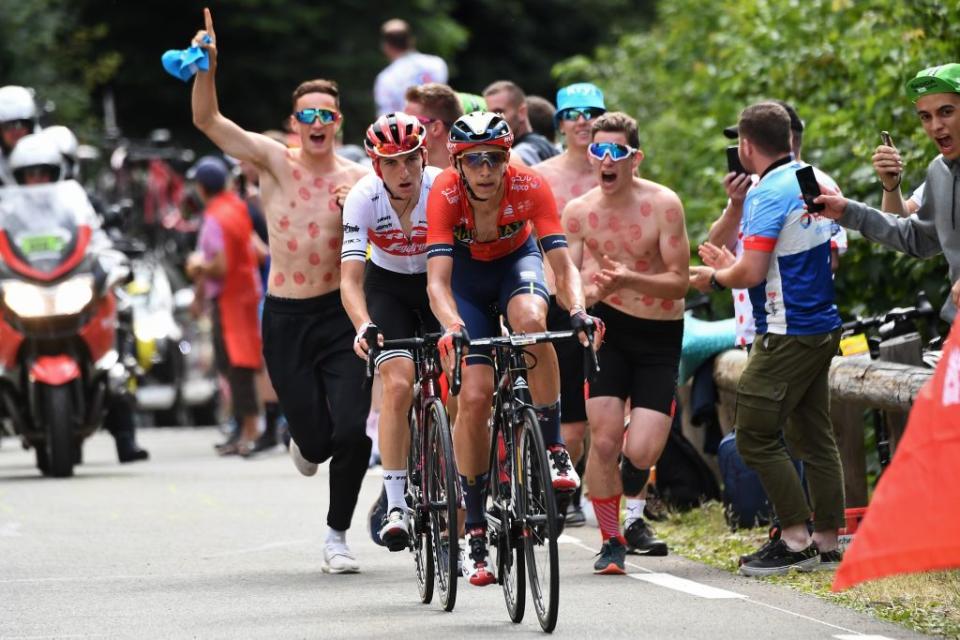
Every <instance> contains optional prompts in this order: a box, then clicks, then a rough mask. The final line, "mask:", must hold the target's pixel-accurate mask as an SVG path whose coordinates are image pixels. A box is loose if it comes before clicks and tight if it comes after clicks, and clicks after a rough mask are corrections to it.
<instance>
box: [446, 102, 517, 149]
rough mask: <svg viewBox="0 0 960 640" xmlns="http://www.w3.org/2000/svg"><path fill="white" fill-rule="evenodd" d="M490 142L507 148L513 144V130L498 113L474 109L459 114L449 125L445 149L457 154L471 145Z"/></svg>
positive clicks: (476, 145) (475, 145)
mask: <svg viewBox="0 0 960 640" xmlns="http://www.w3.org/2000/svg"><path fill="white" fill-rule="evenodd" d="M482 144H492V145H495V146H498V147H503V148H504V149H507V150H509V149H510V147H512V146H513V132H512V131H510V125H508V124H507V121H506V120H504V119H503V116H501V115H500V114H499V113H491V112H489V111H474V112H473V113H468V114H466V115H463V116H460V117H459V118H457V120H456V121H455V122H454V123H453V126H451V127H450V137H449V138H448V139H447V151H449V152H450V154H451V155H453V156H458V155H460V154H461V153H463V152H464V151H466V150H467V149H469V148H471V147H478V146H480V145H482Z"/></svg>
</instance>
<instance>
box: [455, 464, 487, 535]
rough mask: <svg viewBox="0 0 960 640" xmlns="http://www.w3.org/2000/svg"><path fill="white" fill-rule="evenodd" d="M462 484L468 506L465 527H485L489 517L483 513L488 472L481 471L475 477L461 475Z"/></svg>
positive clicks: (464, 498) (464, 499)
mask: <svg viewBox="0 0 960 640" xmlns="http://www.w3.org/2000/svg"><path fill="white" fill-rule="evenodd" d="M460 486H461V487H462V488H463V501H464V503H465V504H466V507H467V518H466V522H465V523H464V524H465V527H466V528H467V529H473V528H474V527H483V526H485V525H486V522H487V519H486V518H485V517H484V515H483V497H484V496H483V492H484V490H485V489H486V487H487V474H486V473H481V474H480V475H477V476H474V477H473V478H467V477H466V476H465V475H462V474H461V475H460Z"/></svg>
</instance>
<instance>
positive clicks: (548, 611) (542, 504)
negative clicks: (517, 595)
mask: <svg viewBox="0 0 960 640" xmlns="http://www.w3.org/2000/svg"><path fill="white" fill-rule="evenodd" d="M522 419H523V431H522V435H521V441H520V444H519V446H520V454H521V455H520V459H521V465H522V468H521V469H518V475H519V478H520V482H521V486H522V488H523V495H524V499H523V500H522V504H523V515H522V519H523V543H524V555H525V556H526V560H527V577H528V579H529V583H530V596H531V598H532V599H533V607H534V609H535V610H536V612H537V620H539V621H540V626H541V627H542V628H543V630H544V631H546V632H551V631H553V629H554V628H555V627H556V626H557V614H558V609H559V605H560V558H559V552H558V550H557V538H558V537H559V522H558V518H557V501H556V497H555V496H554V492H553V483H552V481H551V480H550V470H549V468H548V467H547V464H548V463H547V449H546V446H544V442H543V434H542V433H541V431H540V422H539V421H538V420H537V416H536V414H535V413H534V412H533V410H532V409H526V410H525V411H524V412H523V418H522Z"/></svg>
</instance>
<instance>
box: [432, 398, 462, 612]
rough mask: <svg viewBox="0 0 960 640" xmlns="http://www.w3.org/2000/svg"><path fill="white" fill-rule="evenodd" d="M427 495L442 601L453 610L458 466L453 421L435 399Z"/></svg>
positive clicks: (456, 544) (456, 560) (457, 559)
mask: <svg viewBox="0 0 960 640" xmlns="http://www.w3.org/2000/svg"><path fill="white" fill-rule="evenodd" d="M427 416H428V418H427V420H428V422H427V429H428V430H427V433H428V434H429V435H428V440H427V473H426V480H427V482H426V494H427V504H429V505H430V533H431V538H432V541H433V560H434V565H435V566H436V581H437V589H438V590H439V594H440V604H441V605H443V608H444V610H445V611H453V607H454V606H455V605H456V603H457V577H458V576H459V566H458V564H459V563H458V561H459V557H460V549H459V542H458V536H457V507H458V506H459V504H460V501H459V500H458V499H457V496H458V495H459V494H458V493H457V467H456V462H455V461H454V458H453V443H452V441H451V439H450V423H449V420H448V419H447V411H446V409H444V407H443V403H441V402H440V401H439V400H434V401H433V402H431V403H430V406H429V408H428V411H427Z"/></svg>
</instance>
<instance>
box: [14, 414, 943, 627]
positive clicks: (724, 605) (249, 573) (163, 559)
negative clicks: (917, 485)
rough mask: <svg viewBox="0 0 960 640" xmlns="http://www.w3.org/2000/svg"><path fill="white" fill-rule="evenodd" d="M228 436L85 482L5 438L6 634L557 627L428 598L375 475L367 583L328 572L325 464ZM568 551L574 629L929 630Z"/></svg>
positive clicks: (471, 594)
mask: <svg viewBox="0 0 960 640" xmlns="http://www.w3.org/2000/svg"><path fill="white" fill-rule="evenodd" d="M219 439H220V435H219V434H218V433H217V432H216V431H215V430H213V429H151V430H144V431H142V432H141V435H140V440H141V442H142V444H144V445H145V446H146V447H147V448H149V450H150V453H151V455H152V459H151V460H150V461H149V462H146V463H138V464H134V465H123V466H121V465H119V464H117V462H116V457H115V452H114V450H113V446H112V440H111V439H110V437H109V436H108V435H106V434H98V435H97V436H95V437H94V438H93V439H91V440H89V441H88V442H87V444H86V448H85V460H86V463H85V464H84V465H83V466H81V467H78V468H77V473H76V476H75V477H73V478H69V479H63V480H52V479H46V478H41V477H40V476H39V473H38V472H37V471H36V470H35V469H34V466H33V453H32V452H25V451H22V450H21V449H20V446H19V443H18V442H17V441H16V440H14V439H12V438H6V439H4V441H3V443H2V447H0V638H10V639H13V638H17V639H26V638H31V639H34V638H372V637H381V638H390V639H394V638H400V637H416V638H417V639H418V640H420V639H426V638H444V639H451V638H461V637H468V636H469V637H471V638H487V637H493V636H498V637H506V636H511V637H535V636H537V635H540V634H541V631H540V627H539V625H538V624H537V621H536V616H535V615H534V613H533V610H532V608H530V605H529V603H528V612H527V616H526V618H525V620H524V621H523V622H522V623H521V624H519V625H516V624H513V623H511V622H510V621H509V619H508V617H507V614H506V610H505V607H504V604H503V597H502V593H501V591H500V588H499V587H498V586H496V585H494V586H489V587H485V588H482V589H478V588H475V587H471V586H470V585H469V584H467V583H466V582H465V581H461V582H460V587H459V589H460V592H459V595H458V598H457V607H456V610H455V611H454V612H452V613H444V612H443V611H441V610H440V608H439V606H438V605H437V604H436V603H434V604H431V605H423V604H420V602H419V598H418V595H417V589H416V583H415V579H414V574H413V561H412V558H411V557H410V555H409V554H408V553H406V552H403V553H389V552H388V551H386V550H385V549H382V548H380V547H377V546H375V545H374V544H373V543H372V542H371V541H370V539H369V537H368V535H367V533H366V526H365V523H364V520H365V515H366V512H367V508H368V506H369V505H370V504H371V503H372V502H373V500H374V499H375V497H376V495H377V493H378V491H379V486H380V477H379V476H378V475H377V474H376V473H375V472H371V473H370V474H369V475H368V477H367V480H366V482H365V483H364V487H363V493H362V494H361V497H360V504H359V507H358V509H357V513H356V516H355V518H354V527H353V528H352V529H351V531H350V534H349V536H348V541H349V542H350V543H351V544H352V545H353V547H354V550H355V551H356V552H357V554H358V556H359V560H360V562H361V566H362V572H361V573H360V574H358V575H327V574H324V573H322V572H321V570H320V565H321V560H322V556H321V543H322V540H323V536H324V534H325V517H324V516H325V504H326V500H325V496H326V494H327V475H326V471H327V467H326V466H323V467H321V470H320V473H319V474H318V475H317V476H316V477H313V478H304V477H302V476H300V475H299V474H298V473H297V472H296V470H295V469H294V468H293V465H292V463H291V462H290V460H289V459H288V458H287V456H286V454H285V453H283V452H282V449H278V450H277V451H276V452H274V453H270V454H266V455H265V456H264V457H262V458H260V459H256V460H242V459H237V458H232V459H231V458H227V459H224V458H217V457H216V456H215V455H214V452H213V449H212V448H211V445H212V444H213V443H214V442H216V441H218V440H219ZM569 534H570V535H568V536H566V537H565V538H564V540H563V543H564V544H563V545H562V546H561V601H560V619H559V623H558V626H557V630H556V632H555V634H554V635H555V636H557V637H563V638H576V639H577V640H583V639H585V638H598V637H603V638H630V639H631V640H639V639H642V638H683V639H687V638H709V639H710V640H721V639H724V638H736V639H737V640H743V639H752V638H778V639H782V640H788V639H793V638H796V639H798V640H799V639H803V640H813V639H818V638H824V639H827V638H838V639H845V638H854V637H856V638H859V639H860V640H871V639H879V638H914V637H917V638H919V637H924V636H919V635H916V634H912V633H910V632H908V631H905V630H903V629H901V628H900V627H896V626H894V625H891V624H888V623H884V622H879V621H877V620H874V619H872V618H870V617H868V616H865V615H863V614H859V613H856V612H853V611H850V610H847V609H843V608H840V607H837V606H834V605H831V604H829V603H827V602H824V601H821V600H818V599H817V598H814V597H812V596H806V595H802V594H799V593H797V592H794V591H792V590H790V589H787V588H783V587H777V586H774V585H770V584H766V583H764V582H762V581H757V580H753V579H747V578H741V577H736V576H732V575H730V574H727V573H724V572H721V571H718V570H716V569H712V568H709V567H706V566H704V565H701V564H698V563H695V562H691V561H688V560H684V559H682V558H679V557H675V556H671V557H668V558H656V559H654V558H640V557H632V558H630V559H629V565H628V570H629V575H628V576H594V575H593V574H592V565H593V554H594V553H595V552H596V550H597V548H598V547H599V536H598V534H597V531H596V529H594V528H592V527H584V528H579V529H572V530H570V531H569Z"/></svg>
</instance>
